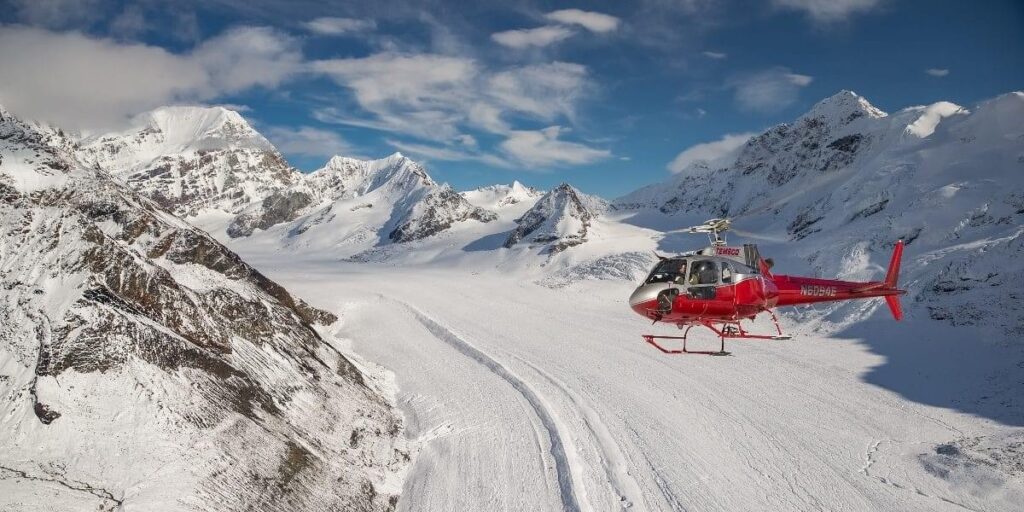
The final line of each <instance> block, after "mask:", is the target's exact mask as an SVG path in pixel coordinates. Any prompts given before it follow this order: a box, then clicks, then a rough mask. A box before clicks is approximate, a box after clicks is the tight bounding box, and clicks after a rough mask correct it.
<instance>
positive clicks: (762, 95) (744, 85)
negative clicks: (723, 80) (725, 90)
mask: <svg viewBox="0 0 1024 512" xmlns="http://www.w3.org/2000/svg"><path fill="white" fill-rule="evenodd" d="M813 80H814V78H813V77H810V76H807V75H801V74H797V73H793V72H791V71H790V70H789V69H787V68H782V67H779V68H773V69H769V70H766V71H761V72H759V73H755V74H753V75H749V76H746V77H743V78H740V79H738V80H733V81H732V82H731V83H730V84H728V85H729V86H730V87H732V88H733V89H734V90H735V100H736V103H737V104H738V105H739V106H740V107H741V108H743V109H744V110H751V111H755V112H762V113H772V112H778V111H779V110H782V109H784V108H786V107H788V106H789V105H792V104H793V103H794V102H796V100H797V97H798V95H799V93H800V89H801V88H803V87H806V86H808V85H810V83H811V82H812V81H813Z"/></svg>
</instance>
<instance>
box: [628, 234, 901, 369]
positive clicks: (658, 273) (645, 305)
mask: <svg viewBox="0 0 1024 512" xmlns="http://www.w3.org/2000/svg"><path fill="white" fill-rule="evenodd" d="M731 227H732V222H731V221H730V220H729V219H710V220H707V221H706V222H704V223H703V224H701V225H699V226H693V227H690V228H685V229H683V230H680V231H683V232H686V233H705V234H707V235H708V238H709V240H710V242H711V245H710V246H708V247H706V248H704V249H701V250H698V251H690V252H686V253H682V254H679V255H677V256H672V257H666V256H660V255H657V254H656V256H658V259H659V261H658V263H657V264H655V266H654V268H653V269H652V270H651V272H650V273H649V274H648V276H647V278H646V279H644V282H643V283H642V284H640V286H638V287H637V289H636V290H635V291H634V292H633V294H632V295H630V297H629V305H630V307H631V308H632V309H633V311H635V312H636V313H637V314H639V315H640V316H643V317H645V318H647V319H648V320H652V321H653V323H657V322H663V323H668V324H675V325H676V326H677V327H679V329H681V330H683V335H682V336H656V335H652V334H643V335H641V336H642V337H643V339H644V341H646V342H647V343H649V344H651V345H653V346H654V347H655V348H657V349H658V350H660V351H661V352H663V353H665V354H707V355H728V354H729V352H726V351H725V340H726V339H747V340H788V339H792V336H788V335H785V334H783V333H782V328H781V327H780V326H779V320H778V317H776V316H775V313H774V311H773V309H774V308H776V307H779V306H794V305H799V304H813V303H818V302H831V301H842V300H853V299H867V298H874V297H882V298H884V299H885V301H886V304H888V306H889V310H890V311H891V312H892V316H893V318H895V319H896V320H897V321H899V320H901V319H902V318H903V309H902V307H901V305H900V300H899V297H900V295H903V294H905V293H906V290H901V289H899V288H898V285H897V281H898V279H899V272H900V260H901V258H902V256H903V240H899V241H897V242H896V244H895V247H894V248H893V252H892V259H891V260H890V262H889V269H888V271H887V272H886V275H885V279H884V280H883V281H868V282H855V281H841V280H834V279H819V278H815V277H800V276H789V275H781V274H774V273H772V270H771V269H772V266H773V262H772V260H771V259H765V258H762V257H761V254H760V253H759V252H758V249H757V245H756V244H743V245H742V246H730V245H728V244H727V242H726V237H725V233H726V232H727V231H729V230H730V228H731ZM761 313H767V314H768V315H769V316H770V317H771V320H772V322H773V323H774V325H775V331H776V333H775V334H755V333H751V332H748V331H747V330H746V329H744V328H743V325H742V324H741V321H744V320H748V321H752V320H754V318H755V317H756V316H757V315H759V314H761ZM694 327H705V328H707V329H710V330H711V331H712V332H714V333H715V335H716V336H717V337H718V338H719V340H720V346H719V349H718V350H717V351H713V350H689V349H688V348H687V345H686V341H687V335H688V334H689V332H690V330H691V329H692V328H694ZM659 340H682V348H681V349H670V348H666V347H665V345H664V344H663V343H659Z"/></svg>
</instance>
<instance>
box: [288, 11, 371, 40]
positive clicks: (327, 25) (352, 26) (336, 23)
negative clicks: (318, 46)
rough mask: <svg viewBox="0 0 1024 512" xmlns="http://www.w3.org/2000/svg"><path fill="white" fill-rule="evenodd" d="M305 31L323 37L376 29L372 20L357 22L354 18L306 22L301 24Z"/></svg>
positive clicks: (317, 19)
mask: <svg viewBox="0 0 1024 512" xmlns="http://www.w3.org/2000/svg"><path fill="white" fill-rule="evenodd" d="M302 25H303V26H304V27H306V30H309V31H310V32H313V33H314V34H320V35H324V36H340V35H343V34H352V33H356V32H365V31H368V30H373V29H375V28H377V23H376V22H375V21H373V20H359V19H354V18H335V17H330V16H326V17H322V18H316V19H314V20H310V21H307V22H305V23H303V24H302Z"/></svg>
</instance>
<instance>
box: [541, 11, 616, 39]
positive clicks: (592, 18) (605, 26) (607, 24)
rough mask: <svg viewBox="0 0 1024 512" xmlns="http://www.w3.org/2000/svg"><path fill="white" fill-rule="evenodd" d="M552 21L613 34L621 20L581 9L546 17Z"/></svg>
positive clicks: (555, 13) (556, 12) (550, 13)
mask: <svg viewBox="0 0 1024 512" xmlns="http://www.w3.org/2000/svg"><path fill="white" fill-rule="evenodd" d="M544 17H545V18H547V19H549V20H551V21H557V22H559V23H564V24H566V25H579V26H581V27H583V28H586V29H587V30H589V31H591V32H599V33H604V32H611V31H613V30H615V29H617V28H619V19H618V18H616V17H615V16H611V15H608V14H602V13H599V12H592V11H581V10H579V9H562V10H558V11H552V12H549V13H547V14H545V15H544Z"/></svg>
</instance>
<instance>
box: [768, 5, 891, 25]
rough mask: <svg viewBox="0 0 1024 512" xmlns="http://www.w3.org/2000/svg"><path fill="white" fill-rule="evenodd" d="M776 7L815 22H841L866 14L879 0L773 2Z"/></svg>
mask: <svg viewBox="0 0 1024 512" xmlns="http://www.w3.org/2000/svg"><path fill="white" fill-rule="evenodd" d="M773 2H774V3H775V5H776V6H777V7H780V8H783V9H793V10H799V11H803V12H804V13H806V14H807V15H808V16H810V17H811V19H813V20H814V21H816V22H819V23H833V22H837V21H843V20H845V19H847V18H848V17H850V15H852V14H856V13H861V12H867V11H870V10H872V9H874V8H875V7H877V6H878V4H879V0H773Z"/></svg>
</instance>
